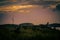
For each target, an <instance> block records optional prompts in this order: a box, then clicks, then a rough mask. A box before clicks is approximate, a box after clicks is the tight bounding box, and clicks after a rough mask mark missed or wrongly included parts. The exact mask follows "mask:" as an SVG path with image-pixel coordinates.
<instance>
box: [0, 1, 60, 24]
mask: <svg viewBox="0 0 60 40" xmlns="http://www.w3.org/2000/svg"><path fill="white" fill-rule="evenodd" d="M58 3H60V2H59V1H57V0H53V1H51V0H49V1H47V0H43V1H42V0H0V24H20V23H33V24H45V23H47V22H49V23H60V18H59V17H60V13H59V12H57V11H53V10H55V9H56V5H57V4H58ZM13 21H14V22H13Z"/></svg>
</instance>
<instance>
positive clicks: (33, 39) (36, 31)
mask: <svg viewBox="0 0 60 40" xmlns="http://www.w3.org/2000/svg"><path fill="white" fill-rule="evenodd" d="M4 26H5V25H4ZM9 26H10V25H8V26H7V27H6V26H5V27H6V28H3V29H2V28H1V29H0V40H60V31H59V30H56V29H51V28H47V27H46V28H45V27H44V28H38V26H36V27H35V26H33V27H21V26H18V25H15V26H14V27H13V25H11V26H10V27H9ZM0 27H1V26H0ZM2 27H3V26H2ZM16 27H17V28H16Z"/></svg>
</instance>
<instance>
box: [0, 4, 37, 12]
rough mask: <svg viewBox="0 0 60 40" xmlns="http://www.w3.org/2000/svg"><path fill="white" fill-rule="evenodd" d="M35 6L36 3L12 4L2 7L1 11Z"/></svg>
mask: <svg viewBox="0 0 60 40" xmlns="http://www.w3.org/2000/svg"><path fill="white" fill-rule="evenodd" d="M35 7H37V6H35V5H12V6H6V7H0V11H17V10H19V9H25V8H35Z"/></svg>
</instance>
